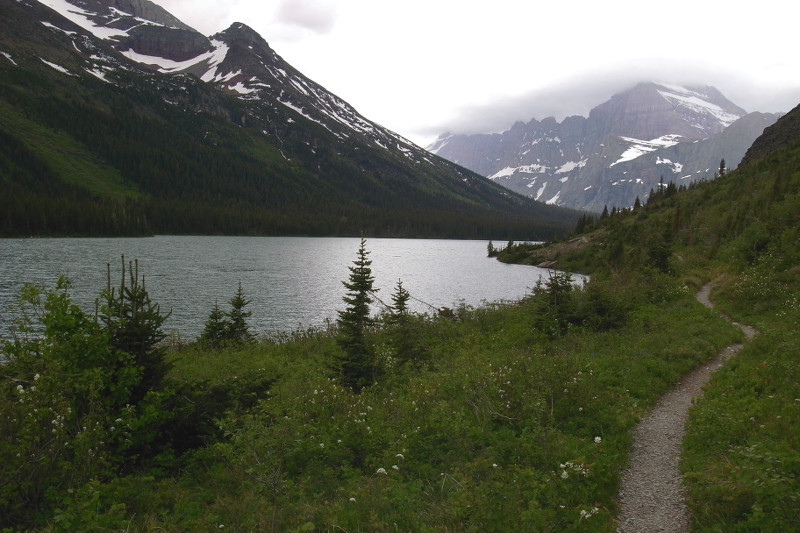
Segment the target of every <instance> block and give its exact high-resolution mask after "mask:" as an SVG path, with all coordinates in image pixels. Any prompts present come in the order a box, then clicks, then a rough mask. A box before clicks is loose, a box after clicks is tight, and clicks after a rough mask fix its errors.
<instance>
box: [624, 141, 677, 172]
mask: <svg viewBox="0 0 800 533" xmlns="http://www.w3.org/2000/svg"><path fill="white" fill-rule="evenodd" d="M680 137H681V136H680V135H662V136H661V137H659V138H657V139H652V140H650V141H643V140H641V139H634V138H632V137H620V139H621V140H623V141H625V142H627V143H630V146H628V149H627V150H625V151H624V152H622V155H621V156H619V159H617V160H616V161H614V162H613V163H611V164H610V165H609V167H613V166H614V165H617V164H619V163H622V162H625V161H633V160H634V159H636V158H637V157H640V156H642V155H644V154H646V153H649V152H654V151H656V150H658V149H659V148H667V147H670V146H674V145H676V144H678V142H679V140H678V139H680Z"/></svg>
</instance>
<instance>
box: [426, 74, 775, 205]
mask: <svg viewBox="0 0 800 533" xmlns="http://www.w3.org/2000/svg"><path fill="white" fill-rule="evenodd" d="M777 119H778V115H776V114H763V113H751V114H747V113H746V112H745V111H744V110H743V109H741V108H739V107H738V106H736V105H734V104H733V103H731V102H730V101H728V100H727V99H726V98H725V97H724V96H723V95H722V94H721V93H720V92H719V91H718V90H716V89H714V88H713V87H679V86H675V85H666V84H658V83H641V84H639V85H637V86H636V87H634V88H632V89H630V90H628V91H625V92H622V93H619V94H617V95H615V96H613V97H612V98H611V99H610V100H609V101H607V102H605V103H603V104H601V105H599V106H597V107H595V108H594V109H593V110H592V111H591V112H590V113H589V116H588V117H579V116H573V117H568V118H566V119H564V120H563V121H562V122H560V123H559V122H557V121H556V120H555V119H553V118H546V119H544V120H542V121H537V120H532V121H530V122H528V123H527V124H524V123H522V122H518V123H516V124H514V125H513V126H512V128H511V129H510V130H508V131H506V132H503V133H501V134H491V135H466V136H465V135H451V134H444V135H442V136H440V137H439V139H437V141H436V142H435V143H434V144H433V145H431V146H430V147H429V148H428V149H429V150H430V151H431V152H433V153H435V154H438V155H440V156H442V157H445V158H447V159H449V160H451V161H453V162H455V163H458V164H460V165H463V166H465V167H467V168H469V169H471V170H474V171H476V172H478V173H480V174H482V175H484V176H487V177H489V178H490V179H492V180H494V181H495V182H497V183H500V184H502V185H504V186H506V187H508V188H510V189H512V190H515V191H517V192H520V193H522V194H526V195H527V196H530V197H533V198H535V199H537V200H539V201H543V202H547V203H550V204H556V205H563V206H569V207H575V208H580V209H588V210H594V211H601V210H602V209H603V207H604V206H608V207H612V206H617V207H628V206H631V205H633V203H634V202H635V199H636V197H637V196H638V197H639V198H640V199H641V200H642V201H643V200H645V199H646V197H647V195H648V194H649V191H650V190H651V189H654V188H656V187H657V186H658V183H659V182H660V181H661V180H662V179H663V181H664V183H668V182H670V181H672V182H675V183H676V184H680V183H687V182H691V181H695V180H698V179H704V178H712V177H713V176H714V173H715V171H718V170H719V166H720V162H721V161H722V160H723V159H724V160H725V162H726V166H727V167H729V168H733V167H735V166H736V165H737V164H738V162H739V161H740V160H741V158H742V156H743V155H744V153H745V151H746V150H747V148H748V147H749V146H750V144H752V142H753V141H754V140H755V139H756V137H758V135H760V134H761V132H762V131H763V130H764V128H765V127H767V126H769V125H770V124H773V123H774V122H775V121H776V120H777Z"/></svg>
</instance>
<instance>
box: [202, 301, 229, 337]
mask: <svg viewBox="0 0 800 533" xmlns="http://www.w3.org/2000/svg"><path fill="white" fill-rule="evenodd" d="M228 330H229V323H228V321H227V320H226V318H225V313H223V312H222V309H220V308H219V304H218V303H217V302H214V309H212V310H211V313H209V315H208V320H207V321H206V325H205V328H204V329H203V334H202V335H201V336H200V342H202V343H203V344H205V345H207V346H210V347H211V348H219V347H220V346H221V345H222V344H223V343H224V342H225V340H226V339H227V338H228Z"/></svg>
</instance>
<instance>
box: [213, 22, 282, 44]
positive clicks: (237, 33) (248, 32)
mask: <svg viewBox="0 0 800 533" xmlns="http://www.w3.org/2000/svg"><path fill="white" fill-rule="evenodd" d="M212 39H219V40H220V41H225V42H227V43H229V44H233V43H237V44H238V43H241V44H244V45H247V46H254V47H255V46H258V47H264V48H269V45H268V44H267V41H266V40H264V38H263V37H262V36H261V35H260V34H259V33H258V32H257V31H255V30H254V29H253V28H251V27H250V26H248V25H247V24H243V23H241V22H234V23H233V24H231V25H230V26H229V27H228V29H226V30H225V31H222V32H220V33H218V34H216V35H214V36H212Z"/></svg>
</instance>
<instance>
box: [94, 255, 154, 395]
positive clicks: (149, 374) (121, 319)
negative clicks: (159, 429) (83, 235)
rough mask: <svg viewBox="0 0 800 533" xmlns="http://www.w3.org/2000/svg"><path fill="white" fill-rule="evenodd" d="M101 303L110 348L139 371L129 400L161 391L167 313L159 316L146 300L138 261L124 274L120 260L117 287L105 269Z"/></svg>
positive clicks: (145, 291) (152, 303)
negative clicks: (128, 359) (163, 328)
mask: <svg viewBox="0 0 800 533" xmlns="http://www.w3.org/2000/svg"><path fill="white" fill-rule="evenodd" d="M126 274H127V277H128V280H127V281H126V279H125V278H126ZM101 300H102V302H103V305H102V306H101V308H100V321H101V322H102V323H103V325H104V326H105V330H106V331H107V332H108V335H109V345H110V347H111V348H112V349H114V350H119V351H122V352H125V353H127V354H129V355H131V356H133V358H134V362H135V365H136V366H137V367H138V368H139V369H140V372H141V376H140V380H139V383H137V384H136V387H135V388H134V390H133V391H132V396H131V400H132V401H133V402H138V401H139V400H141V399H142V398H144V396H145V394H146V393H147V392H148V391H151V390H158V389H159V388H160V387H161V383H162V381H163V380H164V376H166V374H167V371H168V370H169V365H168V364H167V362H166V359H165V352H164V348H163V347H161V346H159V343H160V342H161V341H162V340H163V339H164V337H165V336H166V334H165V333H164V332H163V330H162V329H161V325H162V324H163V323H164V321H165V320H166V319H167V318H168V317H169V313H167V314H166V315H164V314H162V313H161V309H160V306H159V305H158V304H157V303H154V302H153V301H151V300H150V295H149V294H148V293H147V289H146V288H145V285H144V277H142V279H141V282H140V281H139V262H138V260H136V261H133V262H129V264H128V271H127V273H126V271H125V257H124V256H123V257H122V270H121V273H120V284H119V286H118V287H113V286H112V285H111V265H110V264H109V265H108V285H107V287H106V290H105V291H103V293H102V295H101Z"/></svg>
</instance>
